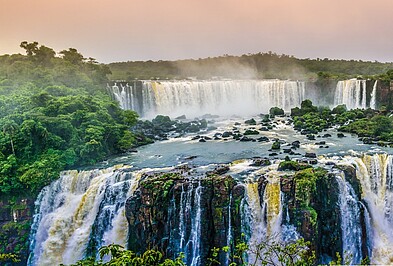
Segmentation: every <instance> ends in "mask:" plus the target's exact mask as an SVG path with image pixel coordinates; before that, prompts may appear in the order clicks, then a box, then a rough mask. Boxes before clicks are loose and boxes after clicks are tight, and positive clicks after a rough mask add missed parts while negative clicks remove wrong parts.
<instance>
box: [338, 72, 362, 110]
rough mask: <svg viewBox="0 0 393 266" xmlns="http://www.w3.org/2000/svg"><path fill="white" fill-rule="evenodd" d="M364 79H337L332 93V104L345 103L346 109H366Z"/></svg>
mask: <svg viewBox="0 0 393 266" xmlns="http://www.w3.org/2000/svg"><path fill="white" fill-rule="evenodd" d="M366 93H367V87H366V80H357V79H349V80H343V81H339V82H338V83H337V86H336V91H335V94H334V105H335V106H337V105H340V104H345V105H346V106H347V108H348V109H356V108H360V109H366V108H367V106H366V103H367V97H366Z"/></svg>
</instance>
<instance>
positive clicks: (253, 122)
mask: <svg viewBox="0 0 393 266" xmlns="http://www.w3.org/2000/svg"><path fill="white" fill-rule="evenodd" d="M244 123H245V124H247V125H252V126H255V125H256V124H257V122H256V121H255V119H254V118H251V119H249V120H246V121H244Z"/></svg>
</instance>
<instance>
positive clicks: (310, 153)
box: [304, 152, 317, 158]
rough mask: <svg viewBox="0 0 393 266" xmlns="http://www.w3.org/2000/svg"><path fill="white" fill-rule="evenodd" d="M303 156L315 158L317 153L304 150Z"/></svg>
mask: <svg viewBox="0 0 393 266" xmlns="http://www.w3.org/2000/svg"><path fill="white" fill-rule="evenodd" d="M304 157H306V158H317V155H316V154H315V153H313V152H306V154H305V155H304Z"/></svg>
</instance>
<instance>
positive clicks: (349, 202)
mask: <svg viewBox="0 0 393 266" xmlns="http://www.w3.org/2000/svg"><path fill="white" fill-rule="evenodd" d="M336 179H337V182H338V184H339V189H340V194H339V204H340V212H341V230H342V245H343V256H344V258H345V257H348V258H350V264H351V265H354V264H360V262H361V260H362V228H361V224H360V215H361V212H360V208H359V205H360V202H359V199H358V198H357V196H356V194H355V191H354V189H353V188H352V186H351V185H350V184H349V183H348V182H347V181H345V176H344V174H343V173H340V175H337V176H336Z"/></svg>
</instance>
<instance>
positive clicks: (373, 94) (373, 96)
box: [370, 80, 378, 110]
mask: <svg viewBox="0 0 393 266" xmlns="http://www.w3.org/2000/svg"><path fill="white" fill-rule="evenodd" d="M377 83H378V80H376V81H375V83H374V86H373V90H372V92H371V95H370V96H371V99H370V108H371V109H374V110H375V109H376V108H377V99H376V98H377Z"/></svg>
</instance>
